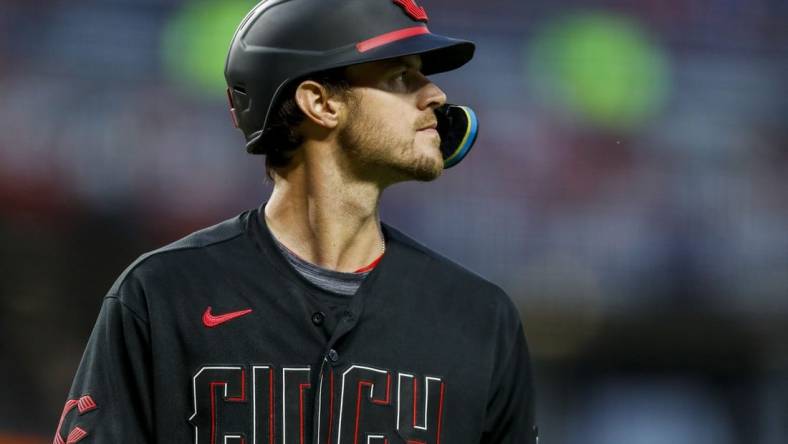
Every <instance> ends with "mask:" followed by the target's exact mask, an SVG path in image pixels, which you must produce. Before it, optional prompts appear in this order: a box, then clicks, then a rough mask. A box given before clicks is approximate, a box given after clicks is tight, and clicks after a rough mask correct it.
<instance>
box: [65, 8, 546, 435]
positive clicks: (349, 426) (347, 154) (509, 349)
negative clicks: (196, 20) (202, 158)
mask: <svg viewBox="0 0 788 444" xmlns="http://www.w3.org/2000/svg"><path fill="white" fill-rule="evenodd" d="M428 20H429V18H428V14H427V11H426V10H425V9H424V7H423V6H421V5H419V4H418V3H416V1H414V0H267V1H263V2H261V3H260V4H258V5H257V6H256V7H255V8H254V9H253V10H252V11H251V12H250V13H249V14H248V15H247V16H246V17H245V18H244V19H243V21H242V22H241V24H240V26H239V27H238V30H237V31H236V33H235V35H234V37H233V40H232V43H231V47H230V51H229V55H228V58H227V64H226V70H225V74H226V78H227V81H228V87H229V88H228V92H229V98H230V104H231V105H230V106H231V114H232V117H233V120H234V122H235V124H236V126H237V127H239V128H240V129H241V130H242V131H243V133H244V135H245V137H246V142H247V144H246V148H247V150H248V151H249V152H251V153H255V154H265V155H266V169H267V173H268V175H269V176H270V177H271V178H272V180H273V183H274V188H273V193H272V195H271V196H270V199H269V200H268V201H266V202H264V203H262V204H261V205H260V206H259V207H258V208H255V209H252V210H249V211H246V212H244V213H242V214H240V215H239V216H237V217H233V218H232V219H229V220H227V221H225V222H222V223H220V224H218V225H215V226H213V227H210V228H206V229H204V230H201V231H198V232H196V233H193V234H191V235H189V236H187V237H185V238H183V239H181V240H179V241H177V242H175V243H173V244H171V245H168V246H166V247H163V248H161V249H159V250H156V251H153V252H150V253H147V254H144V255H143V256H141V257H140V258H139V259H137V260H136V261H135V262H134V263H133V264H131V265H130V266H129V267H128V268H127V269H126V270H125V271H124V272H123V273H122V274H121V275H120V277H119V278H118V279H117V281H116V282H115V284H114V285H113V286H112V288H111V289H110V290H109V292H108V294H107V295H106V297H105V298H104V300H103V304H102V307H101V311H100V313H99V316H98V320H97V322H96V325H95V328H94V330H93V333H92V334H91V336H90V339H89V342H88V344H87V348H86V350H85V353H84V356H83V358H82V361H81V363H80V366H79V369H78V370H77V373H76V377H75V379H74V383H73V386H72V388H71V391H70V393H69V395H68V398H67V401H66V404H65V407H64V409H63V412H62V415H61V417H60V420H59V423H58V426H57V431H56V434H55V437H54V442H55V443H56V444H57V443H65V444H71V443H77V442H84V443H151V442H156V443H195V444H228V443H241V444H247V443H248V444H305V443H313V444H362V443H363V444H373V443H374V444H395V443H401V444H441V443H444V444H472V443H473V444H479V443H508V444H522V443H527V444H532V443H535V442H536V441H537V436H536V435H537V431H536V427H535V425H534V408H533V399H534V394H533V390H532V385H531V371H530V360H529V355H528V349H527V346H526V341H525V336H524V334H523V327H522V325H521V321H520V317H519V315H518V312H517V310H516V309H515V307H514V305H513V304H512V302H511V300H510V299H509V297H508V296H507V295H506V294H505V293H504V291H502V290H501V288H500V287H498V286H496V285H495V284H493V283H491V282H488V281H486V280H485V279H483V278H481V277H479V276H478V275H476V274H474V273H472V272H470V271H468V270H466V269H464V268H463V267H461V266H460V265H457V264H456V263H454V262H452V261H450V260H448V259H446V258H445V257H443V256H441V255H439V254H437V253H435V252H433V251H431V250H430V249H428V248H427V247H425V246H423V245H421V244H419V243H418V242H416V241H414V240H413V239H411V238H410V237H408V236H407V235H405V234H403V233H402V232H400V231H398V230H397V229H395V228H394V227H392V226H390V225H387V224H385V223H382V222H381V221H380V217H379V214H378V204H379V201H380V197H381V194H382V192H383V190H384V189H385V188H386V187H388V186H389V185H391V184H394V183H397V182H402V181H406V180H419V181H430V180H433V179H435V178H437V177H438V176H439V175H440V174H441V172H442V171H443V169H445V168H448V167H450V166H452V165H454V164H456V163H457V162H459V161H460V160H461V159H462V158H463V157H464V156H465V155H466V154H467V153H468V150H469V149H470V147H471V145H472V144H473V141H474V140H475V137H476V132H477V128H478V124H477V122H476V117H475V115H474V114H473V112H472V111H471V110H470V108H468V107H462V106H454V105H450V104H447V103H446V95H445V94H444V92H443V91H442V90H441V89H440V88H438V87H437V86H436V85H435V84H434V83H432V82H431V81H430V80H429V79H428V78H427V77H426V76H427V75H429V74H434V73H438V72H444V71H449V70H452V69H455V68H458V67H460V66H462V65H463V64H465V63H466V62H468V61H469V60H470V59H471V57H472V56H473V52H474V45H473V43H471V42H468V41H464V40H457V39H452V38H448V37H443V36H440V35H436V34H433V33H431V32H430V30H429V29H428V27H427V22H428Z"/></svg>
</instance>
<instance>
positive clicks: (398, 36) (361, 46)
mask: <svg viewBox="0 0 788 444" xmlns="http://www.w3.org/2000/svg"><path fill="white" fill-rule="evenodd" d="M429 33H430V30H429V29H427V27H426V26H412V27H410V28H403V29H398V30H396V31H391V32H387V33H385V34H381V35H379V36H377V37H372V38H371V39H367V40H364V41H363V42H359V43H356V49H357V50H358V52H367V51H369V50H370V49H375V48H377V47H378V46H383V45H387V44H389V43H392V42H396V41H397V40H402V39H406V38H408V37H413V36H414V35H421V34H429Z"/></svg>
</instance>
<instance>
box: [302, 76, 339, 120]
mask: <svg viewBox="0 0 788 444" xmlns="http://www.w3.org/2000/svg"><path fill="white" fill-rule="evenodd" d="M340 99H341V98H340V97H337V96H336V95H334V96H332V95H331V93H330V91H329V90H328V89H326V87H324V86H323V85H321V84H320V83H318V82H315V81H313V80H305V81H303V82H301V84H299V85H298V88H296V92H295V100H296V103H297V104H298V107H299V108H300V109H301V112H303V113H304V115H305V116H306V118H307V119H308V120H310V121H312V122H313V123H315V124H317V125H319V126H321V127H323V128H326V129H333V128H335V127H336V126H337V125H338V124H339V116H340V113H341V110H342V106H343V102H342V100H340Z"/></svg>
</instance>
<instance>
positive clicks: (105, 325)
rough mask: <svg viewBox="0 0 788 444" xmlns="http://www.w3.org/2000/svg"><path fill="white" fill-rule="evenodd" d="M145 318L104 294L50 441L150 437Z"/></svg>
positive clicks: (140, 440)
mask: <svg viewBox="0 0 788 444" xmlns="http://www.w3.org/2000/svg"><path fill="white" fill-rule="evenodd" d="M149 339H150V338H149V329H148V323H147V322H146V321H145V320H144V319H143V318H142V317H141V316H140V315H139V314H137V313H135V311H133V310H132V309H131V308H129V306H127V305H126V304H125V303H124V302H123V301H122V300H121V299H120V298H119V297H116V296H107V297H106V298H105V299H104V301H103V303H102V306H101V311H100V313H99V315H98V319H97V321H96V324H95V326H94V328H93V332H92V333H91V335H90V339H89V340H88V344H87V347H86V349H85V352H84V354H83V356H82V361H81V362H80V364H79V369H78V370H77V373H76V376H75V377H74V382H73V384H72V386H71V390H70V392H69V395H68V398H67V399H66V404H65V406H64V408H63V412H62V414H61V416H60V420H59V422H58V427H57V430H56V432H55V437H54V441H53V443H54V444H69V443H76V442H79V443H121V442H122V443H144V442H152V439H151V437H152V422H153V420H152V408H151V403H152V396H151V395H150V393H151V377H150V366H149V363H150V359H149V357H150V346H149V344H150V341H149Z"/></svg>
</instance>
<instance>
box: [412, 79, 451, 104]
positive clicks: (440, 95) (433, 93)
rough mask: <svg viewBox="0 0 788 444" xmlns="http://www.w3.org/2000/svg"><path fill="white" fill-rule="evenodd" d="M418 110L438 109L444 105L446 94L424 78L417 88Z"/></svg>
mask: <svg viewBox="0 0 788 444" xmlns="http://www.w3.org/2000/svg"><path fill="white" fill-rule="evenodd" d="M418 94H419V99H418V100H419V109H422V110H424V109H427V108H432V109H435V108H438V107H440V106H442V105H443V104H445V103H446V100H447V99H446V93H445V92H443V90H442V89H440V88H439V87H438V85H436V84H434V83H432V82H431V81H430V80H429V79H427V78H426V77H425V78H424V84H423V85H422V86H421V88H419V93H418Z"/></svg>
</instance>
